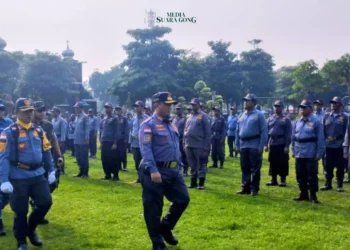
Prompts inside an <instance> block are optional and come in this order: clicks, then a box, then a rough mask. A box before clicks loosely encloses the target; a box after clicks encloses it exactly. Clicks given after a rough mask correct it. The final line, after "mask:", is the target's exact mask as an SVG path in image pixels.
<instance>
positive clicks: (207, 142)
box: [202, 115, 211, 150]
mask: <svg viewBox="0 0 350 250" xmlns="http://www.w3.org/2000/svg"><path fill="white" fill-rule="evenodd" d="M202 122H203V125H204V126H203V128H204V149H206V150H210V137H211V126H210V124H209V119H208V117H207V116H206V115H203V119H202Z"/></svg>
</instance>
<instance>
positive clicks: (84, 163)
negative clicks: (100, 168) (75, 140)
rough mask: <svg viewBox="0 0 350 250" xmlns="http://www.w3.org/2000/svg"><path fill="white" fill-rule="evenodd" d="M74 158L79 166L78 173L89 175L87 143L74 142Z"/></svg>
mask: <svg viewBox="0 0 350 250" xmlns="http://www.w3.org/2000/svg"><path fill="white" fill-rule="evenodd" d="M75 158H76V159H77V163H78V166H79V173H80V174H82V175H89V145H78V144H75Z"/></svg>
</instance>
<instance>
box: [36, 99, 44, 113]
mask: <svg viewBox="0 0 350 250" xmlns="http://www.w3.org/2000/svg"><path fill="white" fill-rule="evenodd" d="M34 108H35V110H36V111H38V112H43V111H45V110H46V108H45V105H44V103H43V102H42V101H37V102H34Z"/></svg>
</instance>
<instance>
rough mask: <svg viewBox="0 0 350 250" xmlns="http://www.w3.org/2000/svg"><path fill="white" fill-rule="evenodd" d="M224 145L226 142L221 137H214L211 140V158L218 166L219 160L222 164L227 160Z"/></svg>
mask: <svg viewBox="0 0 350 250" xmlns="http://www.w3.org/2000/svg"><path fill="white" fill-rule="evenodd" d="M224 147H225V144H224V143H223V142H221V139H212V140H211V159H212V160H213V164H214V165H215V166H217V164H218V160H219V161H220V164H221V165H222V164H223V163H224V160H225V155H224Z"/></svg>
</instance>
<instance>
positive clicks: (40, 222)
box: [38, 218, 49, 225]
mask: <svg viewBox="0 0 350 250" xmlns="http://www.w3.org/2000/svg"><path fill="white" fill-rule="evenodd" d="M47 224H49V221H48V220H47V219H45V218H43V219H42V220H41V221H39V222H38V225H47Z"/></svg>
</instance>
